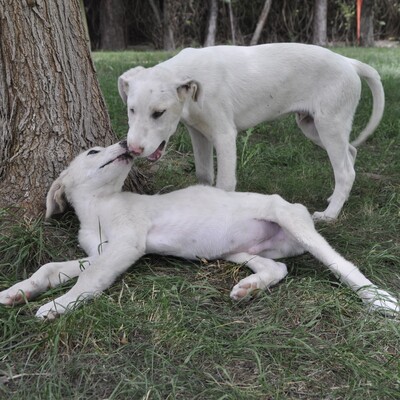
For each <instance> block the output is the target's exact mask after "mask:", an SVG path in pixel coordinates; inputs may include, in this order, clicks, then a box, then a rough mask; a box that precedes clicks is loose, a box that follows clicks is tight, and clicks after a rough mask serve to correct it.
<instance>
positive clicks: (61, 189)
mask: <svg viewBox="0 0 400 400" xmlns="http://www.w3.org/2000/svg"><path fill="white" fill-rule="evenodd" d="M63 175H64V174H63V173H61V175H60V176H59V177H58V178H57V179H56V180H55V181H54V182H53V184H52V185H51V187H50V190H49V192H48V193H47V197H46V219H48V218H50V217H51V216H52V215H54V214H60V213H62V212H63V211H64V210H65V208H66V206H67V200H66V198H65V186H64V184H63Z"/></svg>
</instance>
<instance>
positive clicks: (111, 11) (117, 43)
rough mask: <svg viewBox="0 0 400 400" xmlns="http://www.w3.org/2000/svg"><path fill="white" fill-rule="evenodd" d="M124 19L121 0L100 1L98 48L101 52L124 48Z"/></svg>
mask: <svg viewBox="0 0 400 400" xmlns="http://www.w3.org/2000/svg"><path fill="white" fill-rule="evenodd" d="M124 19H125V8H124V4H123V1H122V0H101V2H100V35H101V36H100V43H101V45H100V46H101V48H102V49H103V50H121V49H125V48H126V43H125V32H124V26H125V23H124Z"/></svg>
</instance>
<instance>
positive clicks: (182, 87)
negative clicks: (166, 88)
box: [177, 80, 202, 102]
mask: <svg viewBox="0 0 400 400" xmlns="http://www.w3.org/2000/svg"><path fill="white" fill-rule="evenodd" d="M177 92H178V97H179V98H180V99H181V100H183V99H185V98H186V97H187V96H189V95H190V96H191V97H192V99H193V101H197V102H198V101H199V100H201V94H202V93H201V92H202V91H201V86H200V83H199V82H197V81H194V80H188V81H186V82H184V83H180V84H179V85H178V87H177Z"/></svg>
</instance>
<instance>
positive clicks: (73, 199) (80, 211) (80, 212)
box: [67, 186, 122, 225]
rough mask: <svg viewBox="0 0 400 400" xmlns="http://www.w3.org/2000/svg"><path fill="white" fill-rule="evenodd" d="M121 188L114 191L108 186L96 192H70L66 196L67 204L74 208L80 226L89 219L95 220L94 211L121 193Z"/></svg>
mask: <svg viewBox="0 0 400 400" xmlns="http://www.w3.org/2000/svg"><path fill="white" fill-rule="evenodd" d="M121 191H122V188H120V189H119V190H116V189H115V188H110V187H109V186H105V187H102V188H100V189H97V190H96V191H93V190H92V191H90V190H88V191H75V190H73V191H71V192H70V193H69V194H67V199H68V202H69V203H70V204H71V206H72V207H73V208H74V210H75V213H76V215H77V216H78V218H79V221H80V222H81V225H82V224H84V223H85V222H88V221H90V220H91V219H96V220H97V213H96V212H95V210H99V209H101V205H102V204H104V203H108V202H110V201H111V199H112V197H113V196H115V195H116V194H118V193H121Z"/></svg>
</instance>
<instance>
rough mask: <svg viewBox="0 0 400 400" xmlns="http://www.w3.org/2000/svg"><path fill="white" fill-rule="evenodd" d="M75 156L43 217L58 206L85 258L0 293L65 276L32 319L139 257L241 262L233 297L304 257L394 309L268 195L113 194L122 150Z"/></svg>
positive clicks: (302, 217) (88, 291) (105, 283)
mask: <svg viewBox="0 0 400 400" xmlns="http://www.w3.org/2000/svg"><path fill="white" fill-rule="evenodd" d="M94 150H95V151H98V152H97V153H93V149H92V150H91V151H86V152H84V153H82V154H81V155H79V156H78V157H77V158H75V160H74V161H73V162H72V163H71V164H70V166H69V167H68V168H67V169H66V170H65V171H63V172H62V173H61V175H60V177H59V178H58V179H57V180H56V181H55V182H54V183H53V185H52V186H51V188H50V190H49V193H48V195H47V214H46V216H47V217H49V216H51V215H52V214H54V213H58V212H62V211H63V210H64V208H65V205H66V200H67V201H68V202H69V203H71V205H72V206H73V207H74V208H75V211H76V213H77V215H78V217H79V220H80V223H81V227H80V231H79V242H80V245H81V246H82V248H83V249H84V250H85V251H86V252H87V254H88V257H87V258H84V259H82V260H74V261H67V262H52V263H49V264H46V265H44V266H42V267H41V268H40V269H39V270H38V271H37V272H35V273H34V274H33V275H32V276H31V277H30V278H29V279H26V280H24V281H22V282H20V283H17V284H15V285H14V286H12V287H11V288H9V289H7V290H4V291H2V292H1V293H0V303H2V304H6V305H13V304H16V303H21V302H23V301H24V300H30V299H32V298H33V297H35V296H37V295H38V294H40V293H42V292H44V291H46V290H47V289H48V288H49V287H55V286H57V285H59V284H61V283H63V282H65V281H67V280H69V279H71V278H73V277H77V276H79V277H78V280H77V282H76V284H75V285H74V286H73V287H72V289H71V290H70V291H68V292H67V293H66V294H64V295H62V296H61V297H58V298H57V299H55V300H54V301H51V302H49V303H47V304H45V305H44V306H42V307H40V308H39V310H38V312H37V316H38V317H40V318H45V317H47V318H53V317H55V316H56V315H58V314H63V313H64V312H66V311H68V310H71V309H72V308H74V307H75V306H77V305H78V304H79V302H80V301H82V300H84V299H88V298H91V297H93V296H96V295H98V294H100V293H101V292H103V291H104V290H105V289H107V288H108V287H109V286H110V285H111V284H112V283H113V281H114V280H115V279H116V278H117V277H118V276H119V275H120V274H122V273H123V272H125V271H126V270H127V269H128V268H129V267H130V266H131V265H132V264H134V263H135V262H136V261H137V260H138V259H139V258H140V257H141V256H143V255H144V254H147V253H157V254H161V255H167V254H168V255H173V256H178V257H184V258H188V259H197V258H199V257H200V258H206V259H217V258H219V259H225V260H229V261H232V262H235V263H239V264H246V265H247V266H248V267H249V268H250V269H251V270H252V271H253V272H254V274H252V275H250V276H248V277H247V278H245V279H243V280H241V281H240V282H239V283H238V284H237V285H236V286H234V288H233V289H232V292H231V297H232V298H233V299H241V298H243V297H244V296H246V295H248V294H249V293H251V292H252V291H254V290H256V289H264V288H267V287H269V286H271V285H274V284H276V283H278V282H279V281H280V280H282V279H283V278H284V277H285V276H286V274H287V269H286V265H285V264H283V263H280V262H276V261H274V260H273V259H274V258H281V257H288V256H294V255H298V254H301V253H303V252H304V251H309V252H310V253H311V254H313V255H314V256H315V257H316V258H317V259H319V260H320V261H321V262H322V263H323V264H325V266H327V267H328V268H329V269H330V270H331V271H332V272H333V273H334V274H335V275H336V276H337V277H338V278H339V279H340V280H341V281H342V282H343V283H345V284H347V285H349V286H350V287H351V288H352V289H353V290H354V291H356V292H357V294H358V295H359V296H360V298H361V299H362V300H363V301H365V302H366V303H367V304H368V305H369V306H370V307H371V308H375V309H378V310H379V311H382V312H383V313H385V314H394V313H396V312H397V311H399V304H398V303H397V300H396V299H395V298H394V297H392V296H390V295H389V294H388V293H387V292H385V291H383V290H380V289H378V288H376V286H374V285H373V284H372V283H371V281H369V280H368V279H367V278H366V277H365V276H364V275H363V274H362V273H361V272H360V271H359V270H358V268H357V267H356V266H355V265H353V264H352V263H351V262H349V261H347V260H345V259H344V258H343V257H342V256H340V255H339V254H338V253H337V252H336V251H335V250H333V249H332V247H331V246H330V245H329V244H328V243H327V242H326V241H325V239H324V238H323V237H322V236H321V235H320V234H319V233H318V232H317V231H316V230H315V228H314V224H313V221H312V218H311V216H310V214H309V213H308V211H307V209H306V208H305V207H304V206H302V205H301V204H290V203H288V202H287V201H285V200H283V199H282V198H281V197H279V196H278V195H272V196H267V195H261V194H256V193H235V192H225V191H223V190H221V189H217V188H213V187H210V186H201V185H199V186H192V187H189V188H187V189H182V190H177V191H175V192H172V193H168V194H163V195H154V196H146V195H139V194H133V193H128V192H121V187H122V184H123V181H124V179H125V178H126V176H127V174H128V172H129V169H130V167H131V163H132V158H129V159H127V158H126V157H124V158H121V157H119V158H118V156H120V155H123V154H127V153H126V151H127V147H126V143H125V142H121V143H120V144H115V145H113V146H110V147H108V148H101V147H96V148H95V149H94Z"/></svg>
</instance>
